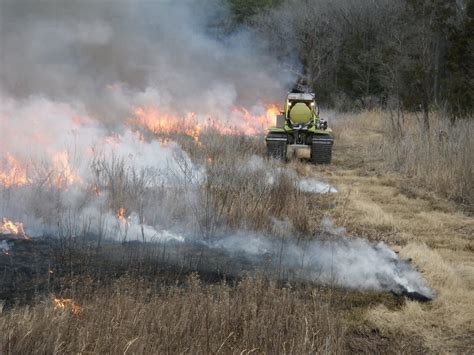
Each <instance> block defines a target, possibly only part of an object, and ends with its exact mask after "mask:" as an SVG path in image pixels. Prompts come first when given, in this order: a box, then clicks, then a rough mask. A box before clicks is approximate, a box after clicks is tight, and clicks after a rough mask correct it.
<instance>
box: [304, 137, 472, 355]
mask: <svg viewBox="0 0 474 355" xmlns="http://www.w3.org/2000/svg"><path fill="white" fill-rule="evenodd" d="M356 148H357V147H355V146H354V145H350V144H347V145H342V144H340V145H339V146H336V149H335V152H334V164H333V165H331V166H328V167H313V168H311V169H312V171H311V172H312V174H314V175H316V176H317V177H319V178H323V179H325V180H326V181H328V182H330V183H332V184H333V185H334V186H336V188H337V189H338V190H339V194H338V197H337V199H338V203H337V204H336V208H335V209H334V210H333V211H332V212H330V214H331V217H332V218H333V219H334V221H335V223H336V225H339V226H341V225H342V226H344V227H346V228H347V230H348V232H349V234H351V235H358V236H362V237H365V238H368V239H371V240H377V241H383V242H385V243H387V244H389V245H390V246H391V247H392V248H393V249H394V250H396V251H398V252H399V253H400V255H401V256H402V257H404V258H410V259H412V261H413V263H414V264H415V265H416V266H417V267H418V268H419V270H420V271H421V272H422V274H423V276H424V277H425V278H426V280H427V281H428V283H429V285H430V286H431V287H432V288H433V289H434V290H435V291H436V293H437V298H436V299H435V300H434V301H433V302H431V303H430V304H419V303H417V302H412V301H407V302H406V304H405V305H404V306H403V307H402V308H401V309H400V310H388V309H387V308H386V307H384V306H376V307H374V308H371V309H369V310H368V311H367V312H366V319H367V320H369V321H370V322H373V323H374V324H375V325H376V326H377V327H378V328H379V329H380V330H381V331H382V332H388V333H390V334H392V335H393V333H394V332H395V333H396V334H397V335H399V336H404V335H405V336H410V335H413V334H416V335H417V336H420V337H421V338H422V339H423V340H424V343H425V346H426V347H428V348H430V349H431V350H433V351H440V352H446V351H448V352H463V353H464V352H466V353H472V352H474V301H473V300H474V219H473V218H472V217H470V216H467V215H464V214H463V213H461V212H460V211H459V209H458V208H457V206H456V205H454V204H453V203H451V202H449V201H447V200H445V199H442V198H439V197H437V196H436V195H435V194H434V193H431V192H429V191H423V190H422V189H415V188H412V187H411V186H410V184H409V182H408V181H406V180H405V179H404V178H402V177H401V176H398V175H396V174H380V173H378V171H380V170H379V169H377V162H374V161H367V160H364V159H363V158H362V157H361V155H360V154H358V153H357V149H356Z"/></svg>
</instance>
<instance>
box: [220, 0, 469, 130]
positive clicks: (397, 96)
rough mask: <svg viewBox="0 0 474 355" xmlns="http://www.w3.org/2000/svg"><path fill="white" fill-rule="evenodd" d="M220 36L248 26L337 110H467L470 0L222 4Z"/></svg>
mask: <svg viewBox="0 0 474 355" xmlns="http://www.w3.org/2000/svg"><path fill="white" fill-rule="evenodd" d="M228 2H229V5H230V15H229V17H230V18H229V20H228V23H227V24H226V26H227V29H228V31H234V30H237V29H238V28H242V25H243V26H244V27H248V28H250V29H251V30H252V31H255V32H256V33H257V34H258V36H260V37H261V39H262V42H264V43H266V44H267V46H268V47H269V48H268V49H269V50H270V51H271V52H272V54H273V55H274V56H275V57H277V58H279V59H284V60H285V61H286V62H288V61H289V60H291V59H293V62H294V63H299V67H298V65H297V64H295V66H294V67H293V68H284V69H282V70H295V71H299V72H300V73H301V74H303V75H305V77H306V78H307V80H308V82H309V84H310V85H311V86H312V87H313V88H314V90H315V91H316V93H317V96H318V98H319V101H320V103H321V104H323V105H326V106H329V107H334V108H337V109H339V110H343V111H344V110H357V109H371V108H374V107H383V108H389V109H394V110H403V111H411V112H413V111H415V112H420V114H422V117H423V121H424V123H425V124H426V125H427V126H428V127H427V128H429V117H428V116H429V112H431V111H433V110H443V111H444V112H446V113H447V114H448V115H449V117H450V119H451V120H452V122H454V121H455V120H456V119H458V118H466V117H470V116H472V112H473V109H474V89H473V70H474V69H473V63H474V48H473V45H474V22H473V17H474V0H228Z"/></svg>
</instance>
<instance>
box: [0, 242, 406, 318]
mask: <svg viewBox="0 0 474 355" xmlns="http://www.w3.org/2000/svg"><path fill="white" fill-rule="evenodd" d="M2 241H6V242H7V243H8V245H9V247H10V249H9V250H8V252H7V253H5V252H3V253H0V302H3V303H4V305H5V306H6V307H9V306H11V305H14V304H28V303H31V302H33V301H34V300H35V299H36V298H37V297H41V296H44V295H47V294H63V293H67V292H68V289H70V288H71V287H74V284H77V282H78V280H81V279H88V280H92V281H93V282H94V283H95V284H97V287H100V286H104V285H106V284H109V283H111V282H113V281H114V280H117V279H119V278H120V277H123V276H128V277H135V278H140V279H143V280H146V281H149V282H150V283H151V284H153V285H154V286H155V287H157V288H161V287H167V286H171V285H173V286H176V285H184V284H185V282H186V280H187V278H188V277H189V275H190V274H193V273H197V274H198V275H199V278H200V279H201V281H202V282H205V283H216V282H226V283H228V284H234V283H235V282H237V281H238V280H240V279H241V278H242V277H244V276H246V275H247V274H253V275H255V274H256V273H257V274H259V275H262V276H264V277H265V278H266V279H268V280H274V281H276V282H278V283H279V284H281V285H282V286H287V285H292V286H293V287H299V288H317V289H318V290H320V291H325V290H330V292H331V294H333V295H334V296H335V297H334V299H338V298H340V300H341V304H340V306H341V307H342V309H350V308H353V307H356V308H358V307H366V306H368V305H373V304H381V303H382V304H385V305H387V306H388V307H390V308H393V307H398V306H400V305H402V304H403V303H404V298H403V297H399V296H396V295H393V294H390V293H380V292H368V291H354V290H346V289H340V288H335V287H327V286H322V285H316V284H312V283H307V282H305V283H302V282H299V281H296V280H294V279H292V277H291V274H290V273H288V272H286V271H281V272H280V271H278V270H275V269H274V267H273V266H271V265H270V264H271V263H270V261H269V260H260V261H259V262H258V263H257V262H256V261H255V260H251V259H248V258H245V257H244V256H239V257H235V256H230V255H229V254H227V253H225V252H223V251H220V250H215V249H212V250H210V249H208V248H205V247H203V246H202V245H199V244H195V245H193V244H188V243H187V244H185V245H182V244H172V243H171V244H170V243H167V244H156V243H154V244H152V243H141V242H128V243H119V242H113V241H109V242H106V243H103V244H102V245H101V246H100V247H98V246H97V244H96V243H95V242H92V241H91V240H87V239H86V238H82V239H81V240H73V241H65V240H60V239H58V238H53V237H41V238H32V239H29V240H26V239H19V238H16V237H12V236H0V242H2ZM79 282H80V281H79ZM367 296H369V297H367ZM347 301H349V302H347Z"/></svg>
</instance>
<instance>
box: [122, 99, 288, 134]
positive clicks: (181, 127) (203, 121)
mask: <svg viewBox="0 0 474 355" xmlns="http://www.w3.org/2000/svg"><path fill="white" fill-rule="evenodd" d="M279 112H280V110H279V108H278V106H276V105H274V104H271V105H268V106H267V107H266V109H265V112H264V113H260V114H252V113H251V112H250V111H249V110H248V109H246V108H244V107H238V106H235V107H233V108H232V109H231V112H230V113H229V117H226V118H223V117H216V116H215V115H212V114H206V115H197V114H196V113H194V112H188V113H186V114H184V115H181V116H180V115H173V114H170V113H166V112H160V111H159V110H158V109H156V108H155V107H151V106H147V107H137V108H136V109H135V110H134V111H133V115H134V116H133V118H132V119H131V120H130V123H131V124H132V125H134V126H138V127H141V128H145V129H147V130H148V131H150V132H152V133H153V134H155V135H158V134H161V135H170V134H185V135H188V136H190V137H192V138H193V139H194V140H196V141H199V135H200V134H201V132H202V131H203V130H204V129H206V128H211V129H214V130H216V131H218V132H219V133H221V134H224V135H230V134H243V135H258V134H263V133H264V132H265V130H266V128H267V127H269V126H271V125H273V123H274V121H275V116H276V115H277V114H278V113H279Z"/></svg>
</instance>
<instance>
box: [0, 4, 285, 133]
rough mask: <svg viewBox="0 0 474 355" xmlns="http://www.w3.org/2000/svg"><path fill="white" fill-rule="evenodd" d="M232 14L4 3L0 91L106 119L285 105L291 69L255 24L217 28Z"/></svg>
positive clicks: (224, 115)
mask: <svg viewBox="0 0 474 355" xmlns="http://www.w3.org/2000/svg"><path fill="white" fill-rule="evenodd" d="M227 12H228V9H227V8H226V7H225V5H224V4H223V3H221V2H219V1H215V0H205V1H199V2H191V1H179V2H176V1H171V0H164V1H155V2H152V1H146V0H135V1H123V0H118V1H114V2H110V1H107V0H98V1H92V2H91V1H88V2H84V1H82V0H71V1H68V2H67V3H65V2H64V1H62V0H39V1H38V0H22V1H16V0H4V1H2V2H1V3H0V33H1V34H2V35H1V41H0V51H1V53H2V58H1V65H0V90H1V89H3V91H4V92H5V93H6V94H7V95H8V96H12V97H15V98H23V99H28V98H29V97H30V96H31V95H42V96H44V97H46V98H49V99H51V100H53V101H61V102H67V103H77V102H79V103H80V104H82V105H83V107H84V108H85V110H86V111H87V112H88V113H89V114H90V116H92V117H94V119H96V120H99V121H101V122H107V123H108V124H111V123H121V122H123V121H124V120H126V119H127V118H128V117H129V115H130V112H131V111H133V108H134V107H135V106H137V105H147V106H148V105H149V106H153V107H156V108H159V109H160V111H165V112H168V113H173V114H178V115H179V114H184V113H187V112H195V113H196V114H197V115H198V117H201V118H202V119H207V118H208V117H209V116H212V117H213V118H214V119H217V120H228V119H229V117H230V116H229V112H230V109H231V108H232V107H233V106H244V107H246V108H248V109H256V108H257V107H259V106H261V105H262V104H264V103H268V102H269V101H270V102H280V101H281V99H282V95H283V94H284V92H285V88H286V87H288V85H291V83H292V82H293V79H294V78H293V74H290V73H288V72H285V71H282V70H281V65H280V63H279V62H277V61H276V60H275V59H274V58H273V57H271V56H269V55H268V54H267V53H266V51H265V50H264V47H265V45H264V44H263V43H260V41H257V40H255V37H254V36H253V35H252V34H251V33H249V32H248V31H249V30H246V29H240V30H238V31H234V32H232V33H231V34H228V35H223V31H222V30H220V31H218V30H216V29H217V27H216V26H217V25H219V24H221V25H223V24H222V22H223V21H224V20H225V19H226V18H227ZM239 119H240V118H239V117H234V119H233V120H230V121H229V122H227V123H228V124H229V125H233V124H238V123H239Z"/></svg>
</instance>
